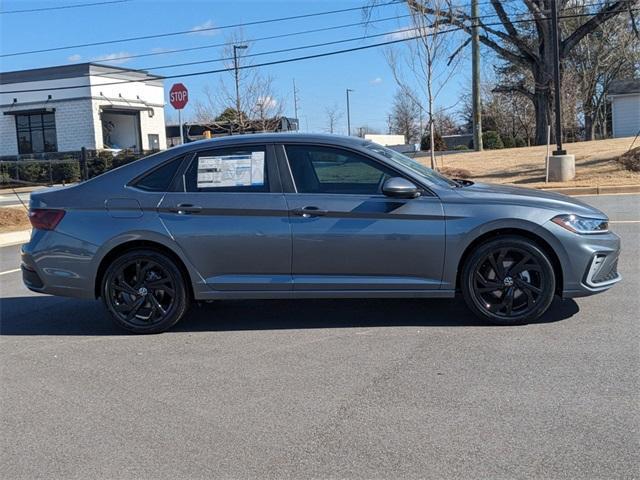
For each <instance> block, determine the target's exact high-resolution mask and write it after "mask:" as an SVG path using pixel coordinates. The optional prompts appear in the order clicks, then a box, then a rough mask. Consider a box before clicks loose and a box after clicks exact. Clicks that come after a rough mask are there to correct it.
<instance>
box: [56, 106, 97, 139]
mask: <svg viewBox="0 0 640 480" xmlns="http://www.w3.org/2000/svg"><path fill="white" fill-rule="evenodd" d="M55 108H56V135H57V137H58V151H60V152H67V151H72V150H80V149H81V148H82V147H85V148H87V149H89V150H94V149H95V148H96V139H95V131H94V123H93V115H92V112H91V102H90V101H89V100H74V101H69V102H64V103H61V104H59V105H56V106H55Z"/></svg>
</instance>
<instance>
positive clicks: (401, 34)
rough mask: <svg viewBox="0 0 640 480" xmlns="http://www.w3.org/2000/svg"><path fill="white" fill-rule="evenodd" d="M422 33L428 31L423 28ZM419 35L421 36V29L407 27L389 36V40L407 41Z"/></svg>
mask: <svg viewBox="0 0 640 480" xmlns="http://www.w3.org/2000/svg"><path fill="white" fill-rule="evenodd" d="M422 31H423V32H427V31H428V29H427V28H423V29H422ZM419 35H420V29H419V28H414V27H410V26H407V27H402V28H401V29H399V30H396V31H395V32H391V33H390V34H389V35H387V38H388V39H389V40H406V39H409V38H413V37H417V36H419Z"/></svg>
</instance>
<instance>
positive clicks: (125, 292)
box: [102, 250, 188, 333]
mask: <svg viewBox="0 0 640 480" xmlns="http://www.w3.org/2000/svg"><path fill="white" fill-rule="evenodd" d="M102 299H103V301H104V303H105V306H106V307H107V310H108V311H109V313H110V314H111V316H112V317H113V319H114V320H115V322H116V323H117V324H118V325H120V326H122V327H124V328H126V329H127V330H130V331H132V332H136V333H158V332H162V331H165V330H167V329H168V328H170V327H172V326H173V325H175V324H176V323H177V322H178V321H179V320H180V318H182V316H183V315H184V313H185V312H186V310H187V306H188V299H187V295H186V286H185V282H184V278H183V276H182V274H181V272H180V270H179V269H178V268H177V266H176V265H175V264H174V263H173V261H172V260H170V259H169V258H167V257H166V256H165V255H163V254H161V253H158V252H155V251H152V250H137V251H130V252H126V253H125V254H124V255H122V256H121V257H120V258H118V259H117V260H116V261H114V262H113V263H112V264H111V265H110V266H109V268H108V269H107V271H106V273H105V275H104V279H103V285H102Z"/></svg>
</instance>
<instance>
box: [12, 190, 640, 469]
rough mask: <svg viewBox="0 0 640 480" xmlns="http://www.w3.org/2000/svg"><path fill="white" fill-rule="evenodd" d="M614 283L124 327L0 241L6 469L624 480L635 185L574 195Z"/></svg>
mask: <svg viewBox="0 0 640 480" xmlns="http://www.w3.org/2000/svg"><path fill="white" fill-rule="evenodd" d="M583 200H585V201H587V202H589V203H591V204H593V205H595V206H597V207H599V208H601V209H602V210H604V211H605V212H607V213H608V214H609V215H610V217H611V219H612V220H613V222H614V223H613V224H612V228H613V230H614V231H616V232H617V233H618V234H619V235H620V236H621V237H622V242H623V253H622V258H621V261H620V266H619V268H620V271H621V273H622V275H623V276H624V281H623V282H622V283H620V284H618V285H617V286H616V287H614V288H613V289H612V290H610V291H609V292H607V293H604V294H601V295H598V296H594V297H588V298H582V299H576V300H575V301H573V300H566V301H560V300H556V301H555V303H554V306H553V308H552V310H551V311H550V312H549V313H547V314H546V316H545V317H544V318H543V319H542V321H540V322H538V323H535V324H531V325H527V326H522V327H496V326H486V325H483V324H482V323H480V322H479V321H478V320H476V319H475V318H474V317H473V316H472V315H471V314H470V313H469V312H468V311H467V310H466V308H465V307H464V306H463V302H462V300H461V299H456V300H429V301H426V300H342V301H329V300H326V301H325V300H323V301H251V302H221V303H219V304H212V305H205V306H202V307H196V308H194V309H193V311H192V312H191V314H190V315H189V316H188V317H187V319H186V320H184V321H183V322H182V323H180V324H179V325H178V326H176V328H174V330H172V331H171V332H169V333H165V334H161V335H153V336H134V335H128V334H123V333H122V332H121V331H120V330H118V329H117V328H116V327H114V326H112V324H111V321H110V320H109V319H108V318H107V316H106V314H105V313H103V310H102V306H101V304H100V303H99V302H97V301H78V300H73V299H62V298H54V297H48V296H42V295H36V294H32V293H30V292H28V291H27V290H26V289H25V288H24V287H23V286H22V283H21V279H20V273H19V272H13V271H12V270H13V269H16V268H17V267H18V266H19V259H18V257H17V252H18V247H6V248H2V249H0V333H1V334H2V338H1V342H0V355H1V358H2V361H1V367H0V368H1V376H0V379H1V383H0V387H1V392H0V393H1V403H0V418H1V422H2V423H1V426H0V431H1V432H2V433H1V453H0V455H1V462H0V477H2V478H6V479H14V478H53V479H58V478H65V479H69V478H77V479H88V478H110V479H115V478H118V479H119V478H123V479H125V478H144V479H156V478H166V479H176V478H532V477H535V478H545V479H547V478H577V479H585V478H589V479H591V478H603V479H604V478H606V479H610V478H637V477H638V475H639V473H638V472H640V341H639V340H640V339H639V335H638V334H639V332H640V328H639V322H638V318H639V315H638V312H639V311H640V196H638V195H619V196H618V195H611V196H600V197H583Z"/></svg>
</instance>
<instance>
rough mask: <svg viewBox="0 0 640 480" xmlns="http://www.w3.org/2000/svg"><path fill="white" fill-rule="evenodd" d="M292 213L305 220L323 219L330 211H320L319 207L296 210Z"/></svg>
mask: <svg viewBox="0 0 640 480" xmlns="http://www.w3.org/2000/svg"><path fill="white" fill-rule="evenodd" d="M291 213H293V214H294V215H298V216H300V217H304V218H311V217H321V216H323V215H326V214H328V213H329V210H320V209H319V208H318V207H302V208H294V209H293V210H291Z"/></svg>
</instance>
